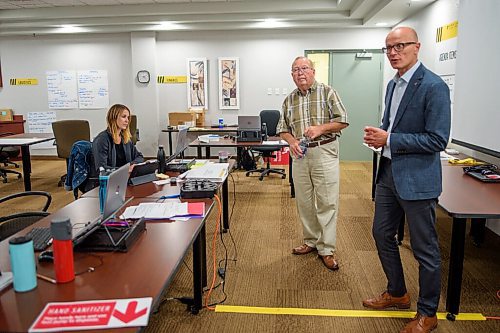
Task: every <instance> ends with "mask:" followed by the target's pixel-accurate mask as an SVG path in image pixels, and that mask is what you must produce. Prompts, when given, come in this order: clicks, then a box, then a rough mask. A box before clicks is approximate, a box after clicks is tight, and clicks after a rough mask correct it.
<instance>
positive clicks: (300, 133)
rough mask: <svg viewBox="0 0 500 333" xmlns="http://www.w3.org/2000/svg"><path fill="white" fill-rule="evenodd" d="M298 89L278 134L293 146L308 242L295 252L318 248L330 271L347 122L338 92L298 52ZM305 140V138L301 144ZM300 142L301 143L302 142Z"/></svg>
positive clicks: (287, 103)
mask: <svg viewBox="0 0 500 333" xmlns="http://www.w3.org/2000/svg"><path fill="white" fill-rule="evenodd" d="M291 72H292V73H291V74H292V79H293V81H294V82H295V85H296V86H297V89H295V90H294V91H292V92H291V93H290V95H288V96H287V97H286V99H285V101H284V102H283V106H282V110H281V118H280V121H279V123H278V126H277V133H279V134H280V136H281V138H282V139H284V140H285V141H287V142H288V144H289V145H290V152H291V154H292V157H293V162H292V163H293V168H292V170H293V171H292V172H293V182H294V185H295V188H296V189H297V191H296V196H295V199H296V203H297V210H298V213H299V218H300V221H301V223H302V230H303V236H304V242H303V244H302V245H300V246H297V247H295V248H293V249H292V253H293V254H295V255H305V254H308V253H312V252H316V251H317V253H318V257H319V258H320V259H321V261H322V262H323V264H324V265H325V266H326V267H327V268H328V269H330V270H333V271H335V270H338V269H339V264H338V261H337V258H335V255H334V253H335V250H336V239H337V214H338V209H339V202H338V201H339V142H338V140H337V138H338V137H339V136H340V131H341V130H342V129H344V128H346V127H347V126H348V123H347V114H346V111H345V108H344V105H343V104H342V101H341V100H340V97H339V96H338V94H337V92H336V91H335V90H334V89H332V88H331V87H329V86H327V85H325V84H322V83H319V82H316V79H315V73H316V72H315V70H314V64H313V63H312V61H311V60H309V59H308V58H306V57H297V58H296V59H295V60H294V62H293V64H292V68H291ZM301 140H302V143H301ZM299 143H301V144H299Z"/></svg>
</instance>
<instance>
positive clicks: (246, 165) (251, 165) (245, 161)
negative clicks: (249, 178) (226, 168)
mask: <svg viewBox="0 0 500 333" xmlns="http://www.w3.org/2000/svg"><path fill="white" fill-rule="evenodd" d="M240 165H241V167H242V168H243V169H245V170H246V171H249V170H254V169H256V168H257V164H256V163H255V160H254V159H253V154H252V152H251V150H250V149H249V148H242V149H241V155H240Z"/></svg>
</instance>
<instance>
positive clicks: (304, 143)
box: [299, 138, 309, 158]
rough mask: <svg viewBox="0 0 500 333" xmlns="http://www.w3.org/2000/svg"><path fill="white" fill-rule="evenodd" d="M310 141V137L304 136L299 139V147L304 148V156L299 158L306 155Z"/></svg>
mask: <svg viewBox="0 0 500 333" xmlns="http://www.w3.org/2000/svg"><path fill="white" fill-rule="evenodd" d="M308 143H309V139H308V138H302V139H300V141H299V147H300V149H301V150H302V156H300V157H299V158H302V157H304V156H306V152H307V144H308Z"/></svg>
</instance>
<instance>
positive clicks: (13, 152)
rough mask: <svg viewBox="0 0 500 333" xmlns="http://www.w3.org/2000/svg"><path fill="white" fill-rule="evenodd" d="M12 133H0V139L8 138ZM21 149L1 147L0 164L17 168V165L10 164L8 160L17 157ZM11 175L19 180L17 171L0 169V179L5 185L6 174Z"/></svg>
mask: <svg viewBox="0 0 500 333" xmlns="http://www.w3.org/2000/svg"><path fill="white" fill-rule="evenodd" d="M12 134H14V133H0V137H2V136H9V135H12ZM20 151H21V149H20V148H19V147H17V146H2V147H0V163H2V164H3V165H4V166H7V165H13V166H14V167H16V168H19V164H17V163H15V162H12V161H11V160H10V159H11V158H13V157H17V156H19V152H20ZM8 173H11V174H14V175H17V178H21V177H22V174H21V173H20V172H19V171H14V170H9V169H6V168H2V167H0V177H2V178H3V182H4V183H7V174H8Z"/></svg>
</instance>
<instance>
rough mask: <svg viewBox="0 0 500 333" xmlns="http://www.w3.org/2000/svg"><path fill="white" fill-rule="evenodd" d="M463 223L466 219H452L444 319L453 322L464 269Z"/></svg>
mask: <svg viewBox="0 0 500 333" xmlns="http://www.w3.org/2000/svg"><path fill="white" fill-rule="evenodd" d="M465 222H466V219H462V218H456V217H454V218H453V226H452V231H451V249H450V266H449V272H448V289H447V290H446V311H447V312H448V314H447V315H446V318H447V319H448V320H455V316H456V315H457V314H458V310H459V307H460V293H461V291H462V272H463V268H464V245H465V226H466V223H465Z"/></svg>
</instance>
